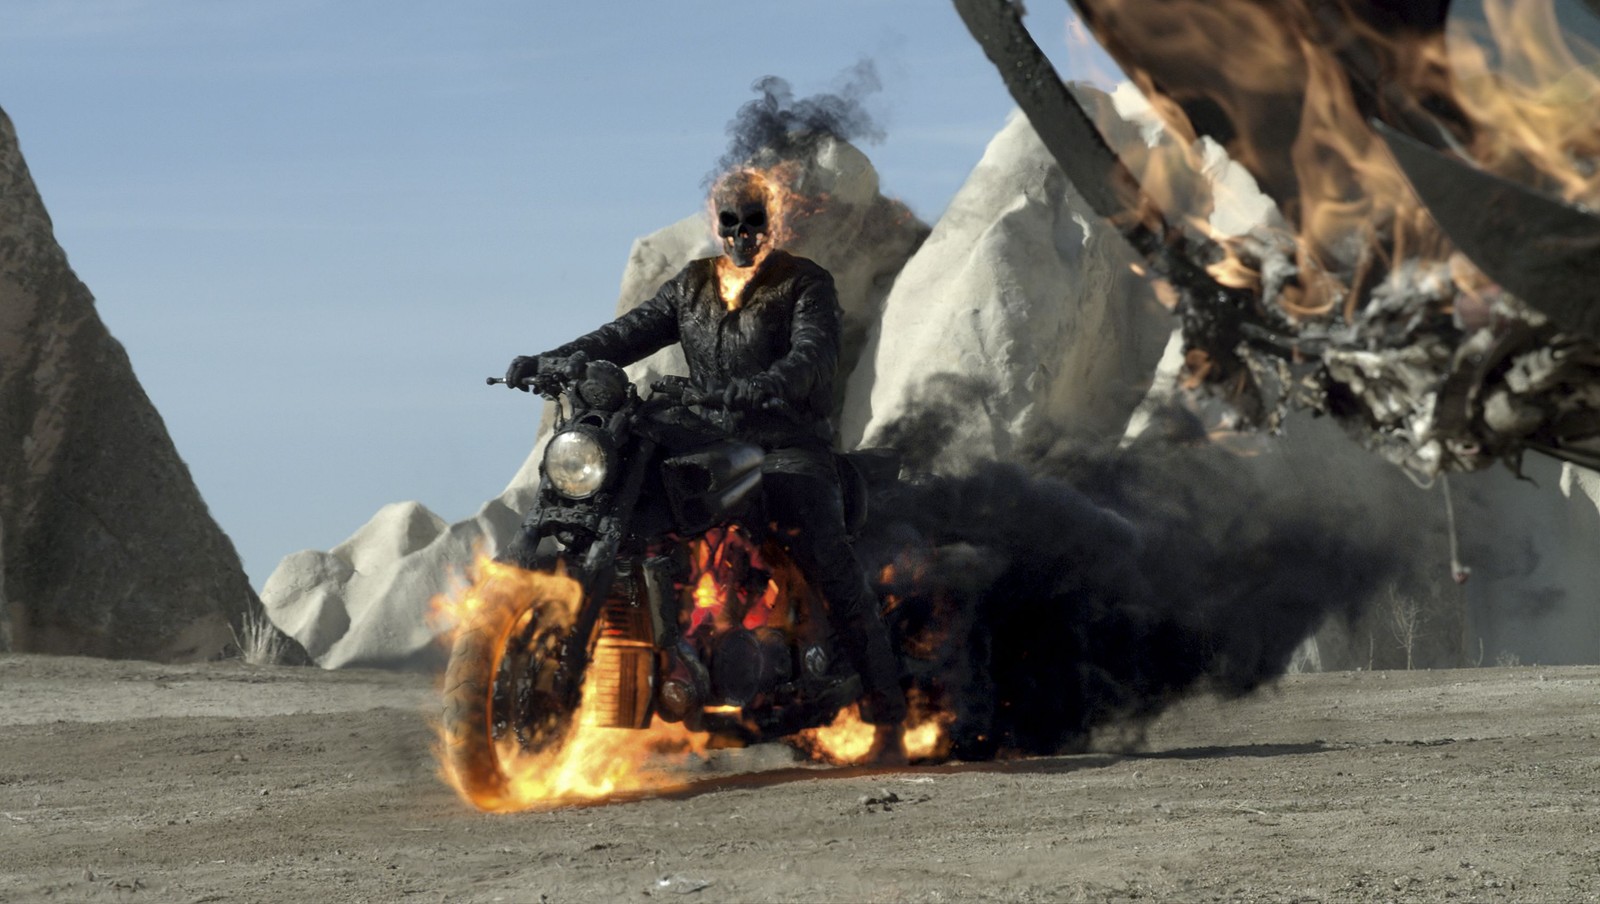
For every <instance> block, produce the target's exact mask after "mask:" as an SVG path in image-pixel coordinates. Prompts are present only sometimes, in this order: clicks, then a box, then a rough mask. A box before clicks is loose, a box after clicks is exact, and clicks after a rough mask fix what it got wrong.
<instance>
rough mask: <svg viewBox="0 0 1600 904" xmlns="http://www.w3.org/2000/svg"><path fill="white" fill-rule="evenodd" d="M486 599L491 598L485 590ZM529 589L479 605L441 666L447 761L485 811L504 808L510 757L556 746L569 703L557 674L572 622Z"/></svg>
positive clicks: (569, 710)
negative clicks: (512, 598) (502, 601)
mask: <svg viewBox="0 0 1600 904" xmlns="http://www.w3.org/2000/svg"><path fill="white" fill-rule="evenodd" d="M489 596H491V597H492V595H489ZM552 602H553V601H551V600H548V599H545V598H543V597H542V596H540V595H539V594H538V593H537V592H535V593H534V594H533V595H532V596H524V598H523V599H522V600H520V601H518V602H517V603H515V604H512V605H499V606H490V607H485V608H484V610H482V611H479V612H475V613H473V614H472V616H471V617H469V619H468V620H467V621H466V622H464V623H463V624H462V625H461V627H460V628H459V630H458V631H457V632H456V639H455V644H454V646H453V648H452V649H451V652H450V665H449V667H448V669H447V670H446V671H445V706H444V729H445V731H444V734H445V764H446V767H447V768H448V769H449V771H450V773H451V775H452V776H453V777H454V779H455V783H456V785H457V786H458V787H459V788H460V789H461V792H462V793H463V794H464V795H466V796H467V798H468V799H470V800H471V801H472V803H473V804H475V805H476V806H478V807H479V808H480V809H484V810H500V809H506V808H508V807H511V806H513V805H514V801H513V800H512V799H511V796H512V792H511V773H510V771H509V766H510V763H511V761H512V760H513V759H514V758H515V757H517V756H518V755H521V754H528V753H537V752H539V751H542V750H545V749H547V748H550V747H552V746H554V745H557V744H558V743H559V742H560V741H561V740H562V739H563V738H564V737H565V736H566V734H567V731H568V729H570V728H571V725H572V713H573V711H574V707H573V705H572V704H571V703H570V702H568V701H567V700H566V699H565V695H563V694H561V693H560V692H559V688H558V686H557V685H558V682H557V675H556V671H557V668H558V664H559V663H560V661H561V651H562V649H563V647H564V644H565V640H566V637H567V635H568V633H569V632H570V630H571V625H570V624H566V623H564V621H563V620H560V619H556V618H553V617H552V613H553V612H555V611H559V610H561V609H564V608H565V607H563V606H560V605H552V604H551V603H552Z"/></svg>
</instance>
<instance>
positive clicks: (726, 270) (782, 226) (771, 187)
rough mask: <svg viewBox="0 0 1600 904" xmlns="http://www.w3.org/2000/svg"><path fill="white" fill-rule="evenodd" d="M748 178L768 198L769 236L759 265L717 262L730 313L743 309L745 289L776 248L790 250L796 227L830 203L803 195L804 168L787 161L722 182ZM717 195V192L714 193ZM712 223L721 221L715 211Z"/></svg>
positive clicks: (731, 174)
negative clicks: (788, 248) (800, 188)
mask: <svg viewBox="0 0 1600 904" xmlns="http://www.w3.org/2000/svg"><path fill="white" fill-rule="evenodd" d="M736 177H744V178H748V179H750V180H751V181H752V182H753V183H754V184H755V185H757V186H758V187H759V188H760V190H761V192H762V194H763V195H764V196H765V198H766V203H767V233H766V241H765V242H764V243H763V244H762V246H761V250H760V252H759V253H757V255H756V259H755V263H753V264H752V265H751V266H749V267H739V266H736V265H735V264H734V262H733V261H732V259H730V258H728V257H727V256H723V257H719V258H717V263H716V268H717V288H718V293H719V295H720V296H721V298H722V303H723V304H724V305H726V306H727V308H728V310H730V311H735V310H738V309H739V308H740V307H743V305H744V303H745V301H746V299H745V297H744V290H745V286H746V285H748V284H749V282H750V280H751V279H752V278H753V277H754V276H755V275H756V272H757V271H759V270H760V269H761V264H762V263H763V262H764V261H765V260H766V259H767V255H768V253H770V252H771V251H772V249H774V248H782V247H786V246H788V245H789V244H790V243H791V242H792V241H793V240H794V236H795V225H796V223H797V222H798V221H799V220H801V219H804V218H805V217H808V216H811V215H813V214H816V213H817V212H819V211H820V209H821V207H822V205H824V204H825V203H826V200H827V199H826V197H825V196H819V197H807V196H804V195H802V194H801V193H800V192H799V191H798V190H797V189H796V186H797V185H798V184H799V181H800V177H801V166H800V164H799V163H797V162H795V161H785V162H783V163H778V164H775V165H772V166H766V167H762V166H755V165H748V166H744V167H739V168H737V169H734V170H730V171H729V172H727V173H724V174H723V175H722V176H721V177H720V178H719V180H718V182H719V184H720V183H721V182H722V181H723V180H727V179H730V178H736ZM712 194H713V196H714V195H715V194H716V192H715V190H713V192H712ZM710 214H711V222H712V223H715V222H716V221H717V212H716V210H715V209H714V207H713V209H711V211H710Z"/></svg>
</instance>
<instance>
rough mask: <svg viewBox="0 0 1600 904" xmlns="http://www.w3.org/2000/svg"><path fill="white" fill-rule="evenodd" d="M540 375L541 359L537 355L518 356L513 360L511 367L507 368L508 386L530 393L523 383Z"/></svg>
mask: <svg viewBox="0 0 1600 904" xmlns="http://www.w3.org/2000/svg"><path fill="white" fill-rule="evenodd" d="M538 375H539V358H538V356H536V355H518V356H517V357H515V358H512V359H511V366H510V367H508V368H506V385H507V386H509V387H511V388H512V389H520V390H522V391H523V392H527V391H528V386H527V384H526V383H523V382H522V381H523V380H527V379H529V378H531V377H537V376H538Z"/></svg>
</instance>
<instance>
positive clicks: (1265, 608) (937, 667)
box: [857, 382, 1396, 758]
mask: <svg viewBox="0 0 1600 904" xmlns="http://www.w3.org/2000/svg"><path fill="white" fill-rule="evenodd" d="M944 389H945V390H946V396H945V400H944V401H943V402H941V403H936V404H932V405H925V406H923V407H921V408H920V409H919V410H917V411H914V412H912V413H911V414H908V415H907V416H906V417H905V418H902V419H901V420H900V421H899V422H898V423H897V424H895V425H894V426H893V427H892V428H891V429H890V430H889V431H887V433H886V434H885V435H884V437H885V439H886V440H887V444H888V445H890V446H893V447H895V448H898V449H899V450H900V451H901V452H902V453H904V454H906V455H907V456H908V458H909V459H910V460H912V461H914V462H916V461H920V462H923V463H926V462H927V461H929V460H930V459H931V456H932V455H933V454H934V453H937V452H939V451H940V450H943V449H944V448H945V447H946V446H947V445H948V444H949V443H950V442H951V441H952V439H953V438H954V437H956V436H957V435H958V434H959V432H960V424H959V417H960V413H961V412H962V411H963V410H964V409H965V410H973V409H971V408H970V407H968V403H975V402H976V401H977V399H978V398H979V397H981V394H982V387H980V386H975V385H966V386H965V387H963V385H962V384H960V383H958V382H947V383H946V384H945V386H944ZM963 394H966V395H967V396H968V397H967V398H965V399H964V398H963ZM1245 464H1246V462H1244V460H1242V459H1240V458H1239V457H1237V456H1236V455H1234V454H1233V453H1229V452H1225V451H1223V450H1220V449H1218V448H1215V447H1212V446H1205V445H1194V444H1187V445H1185V444H1174V443H1169V442H1164V441H1163V442H1158V443H1151V444H1147V445H1143V446H1137V445H1136V446H1134V447H1131V448H1127V449H1120V450H1119V449H1115V448H1104V447H1094V446H1085V445H1077V444H1067V443H1059V444H1056V445H1045V444H1034V445H1033V446H1032V447H1031V448H1030V449H1029V451H1026V452H1024V453H1021V454H1020V455H1018V456H1017V460H1016V461H1012V462H996V461H984V462H979V463H977V464H976V465H975V466H972V467H970V468H969V469H967V470H965V471H963V473H962V474H961V476H928V477H923V478H920V479H916V480H912V481H909V482H901V483H899V484H897V485H893V486H890V487H886V488H882V489H879V490H878V491H877V492H876V494H875V496H874V498H873V499H872V505H871V508H872V511H873V513H874V514H873V516H872V518H871V521H870V522H869V524H868V526H867V528H866V529H865V531H864V532H863V535H862V537H861V538H860V539H859V540H858V543H857V550H858V553H859V554H860V555H861V557H862V559H863V562H864V564H866V565H867V566H868V567H870V568H872V569H873V572H872V573H875V574H876V573H879V572H880V570H881V569H883V567H884V566H886V565H889V564H891V563H892V564H893V565H894V572H893V575H894V576H893V578H892V579H890V580H889V581H888V583H887V586H885V587H884V588H882V589H883V590H884V591H886V592H887V593H889V594H892V595H893V598H894V599H893V602H892V603H891V606H892V609H891V610H890V613H889V621H890V624H891V628H892V630H894V631H895V633H896V634H897V637H898V639H899V640H900V642H901V643H902V645H903V647H904V648H905V649H907V650H910V651H913V652H915V653H917V654H919V655H920V656H922V657H924V658H925V660H927V661H928V662H929V666H930V668H928V669H927V671H926V673H925V674H924V675H922V676H921V677H919V678H917V679H916V680H917V683H918V685H919V686H920V687H921V688H922V690H923V691H924V696H925V697H927V698H928V699H930V700H931V703H932V705H933V706H935V707H938V708H940V709H943V710H947V711H951V712H953V713H954V714H955V716H956V723H955V725H954V726H953V728H952V732H951V734H952V739H953V742H954V747H955V749H954V753H955V754H956V755H957V756H959V757H963V758H988V757H991V756H995V755H997V754H1003V753H1006V752H1021V753H1029V754H1049V753H1059V752H1064V751H1071V750H1078V749H1082V747H1083V746H1084V745H1085V743H1086V742H1087V741H1088V740H1089V739H1090V736H1091V733H1092V732H1094V730H1096V729H1099V728H1103V727H1109V726H1118V727H1121V728H1124V729H1127V728H1132V729H1134V730H1135V731H1137V730H1138V729H1139V728H1140V727H1142V725H1143V724H1144V723H1145V721H1147V720H1148V719H1150V718H1153V717H1154V716H1156V715H1157V714H1159V713H1160V712H1161V711H1162V710H1163V709H1165V708H1166V706H1167V705H1168V704H1170V703H1172V702H1173V701H1175V700H1177V699H1179V698H1182V697H1184V696H1186V695H1190V694H1193V693H1196V692H1200V691H1211V692H1215V693H1218V694H1220V695H1223V696H1226V697H1236V696H1242V695H1244V694H1247V693H1249V692H1251V691H1253V690H1255V689H1256V688H1258V687H1260V686H1261V685H1262V684H1264V683H1266V682H1269V681H1271V680H1272V679H1274V678H1276V677H1277V676H1279V675H1281V674H1282V673H1283V672H1284V671H1285V669H1286V668H1287V667H1288V664H1289V661H1290V658H1291V656H1292V654H1293V652H1294V650H1295V648H1296V646H1298V645H1299V643H1300V642H1301V641H1302V640H1303V639H1304V638H1306V637H1307V636H1309V635H1310V634H1312V633H1313V632H1314V631H1316V629H1317V628H1318V626H1319V625H1321V624H1322V622H1323V621H1324V620H1325V619H1326V618H1328V617H1329V616H1344V617H1347V618H1348V617H1352V616H1353V615H1354V614H1355V610H1356V608H1357V607H1359V606H1360V605H1361V604H1362V603H1364V602H1365V601H1366V600H1367V599H1369V598H1371V597H1372V595H1373V594H1374V592H1375V591H1376V589H1377V587H1378V586H1379V585H1380V584H1382V583H1383V582H1384V581H1385V580H1386V579H1387V577H1388V576H1389V574H1390V572H1391V571H1392V569H1393V567H1394V565H1395V564H1396V562H1395V556H1394V554H1393V553H1391V552H1389V551H1388V549H1389V548H1390V547H1388V546H1387V545H1386V544H1384V543H1382V542H1381V539H1380V538H1377V537H1365V536H1362V535H1360V533H1359V530H1360V528H1359V525H1362V524H1363V523H1365V522H1364V519H1362V518H1361V517H1359V515H1358V514H1357V513H1350V512H1343V513H1342V512H1340V511H1339V510H1338V508H1337V506H1336V505H1335V504H1334V503H1333V502H1332V501H1330V500H1328V499H1323V498H1313V497H1311V496H1309V494H1293V493H1290V494H1286V493H1284V492H1281V491H1279V490H1277V489H1274V490H1273V491H1271V492H1269V491H1268V490H1267V489H1265V488H1264V487H1263V486H1261V485H1259V484H1258V482H1257V481H1256V480H1255V479H1254V478H1253V476H1252V474H1251V472H1250V469H1249V468H1247V467H1245Z"/></svg>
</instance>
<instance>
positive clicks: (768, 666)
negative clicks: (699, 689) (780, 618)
mask: <svg viewBox="0 0 1600 904" xmlns="http://www.w3.org/2000/svg"><path fill="white" fill-rule="evenodd" d="M710 671H711V691H712V694H713V695H714V696H715V697H716V698H717V699H719V700H720V701H721V702H723V703H725V704H727V705H729V706H744V705H746V704H748V703H749V702H750V701H752V700H754V699H755V698H756V697H758V696H760V695H762V694H770V693H772V691H773V690H775V689H776V688H777V687H778V685H780V684H782V683H784V682H785V681H788V680H789V679H790V678H792V677H793V676H794V662H793V660H792V657H791V655H790V652H789V640H788V638H787V637H785V636H784V634H783V632H782V631H779V630H777V629H776V628H757V629H755V630H754V631H751V630H747V629H745V628H735V629H733V630H731V631H727V632H725V633H723V634H722V636H720V637H718V638H717V642H716V648H715V649H714V650H713V651H712V653H711V668H710Z"/></svg>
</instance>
